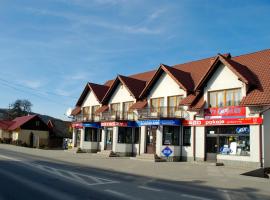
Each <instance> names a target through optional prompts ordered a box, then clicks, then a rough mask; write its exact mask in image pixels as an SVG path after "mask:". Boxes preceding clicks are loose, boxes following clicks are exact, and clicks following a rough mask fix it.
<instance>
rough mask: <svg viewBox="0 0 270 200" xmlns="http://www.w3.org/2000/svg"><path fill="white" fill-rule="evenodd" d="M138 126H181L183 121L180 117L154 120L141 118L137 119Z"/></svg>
mask: <svg viewBox="0 0 270 200" xmlns="http://www.w3.org/2000/svg"><path fill="white" fill-rule="evenodd" d="M137 124H138V126H155V125H156V126H158V125H170V126H180V125H181V122H180V120H179V119H154V120H139V121H137Z"/></svg>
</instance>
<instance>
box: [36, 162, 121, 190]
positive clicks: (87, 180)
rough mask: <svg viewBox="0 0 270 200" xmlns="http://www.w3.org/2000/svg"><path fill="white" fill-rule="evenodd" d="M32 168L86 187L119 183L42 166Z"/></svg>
mask: <svg viewBox="0 0 270 200" xmlns="http://www.w3.org/2000/svg"><path fill="white" fill-rule="evenodd" d="M34 166H35V167H37V168H38V169H40V170H43V171H46V172H49V173H51V174H55V175H57V176H60V177H63V178H66V179H70V180H73V181H76V182H79V183H81V184H84V185H88V186H95V185H104V184H113V183H119V181H114V180H110V179H105V178H100V177H96V176H91V175H86V174H81V173H77V172H72V171H68V170H62V169H57V168H53V167H48V166H43V165H34Z"/></svg>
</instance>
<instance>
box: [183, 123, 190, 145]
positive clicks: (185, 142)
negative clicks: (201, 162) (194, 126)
mask: <svg viewBox="0 0 270 200" xmlns="http://www.w3.org/2000/svg"><path fill="white" fill-rule="evenodd" d="M190 140H191V127H183V146H190V144H191V141H190Z"/></svg>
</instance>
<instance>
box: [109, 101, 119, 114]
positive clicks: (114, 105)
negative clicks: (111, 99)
mask: <svg viewBox="0 0 270 200" xmlns="http://www.w3.org/2000/svg"><path fill="white" fill-rule="evenodd" d="M111 112H112V115H116V116H117V117H119V116H120V103H112V104H111Z"/></svg>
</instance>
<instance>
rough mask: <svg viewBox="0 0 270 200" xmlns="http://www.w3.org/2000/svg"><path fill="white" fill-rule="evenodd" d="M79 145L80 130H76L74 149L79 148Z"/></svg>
mask: <svg viewBox="0 0 270 200" xmlns="http://www.w3.org/2000/svg"><path fill="white" fill-rule="evenodd" d="M80 143H81V130H78V129H77V131H76V141H75V147H80Z"/></svg>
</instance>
